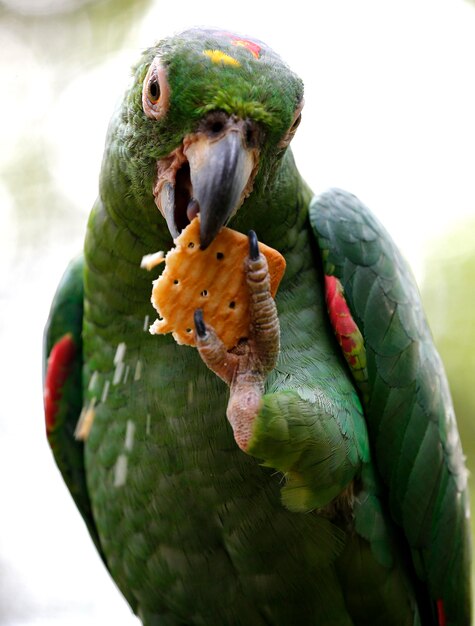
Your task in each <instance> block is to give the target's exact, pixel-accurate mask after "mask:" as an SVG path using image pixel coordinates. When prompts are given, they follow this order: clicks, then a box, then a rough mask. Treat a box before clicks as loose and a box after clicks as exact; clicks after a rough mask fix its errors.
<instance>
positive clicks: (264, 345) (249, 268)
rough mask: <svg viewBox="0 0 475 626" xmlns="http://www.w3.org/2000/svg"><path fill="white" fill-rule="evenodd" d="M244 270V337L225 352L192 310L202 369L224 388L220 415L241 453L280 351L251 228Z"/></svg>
mask: <svg viewBox="0 0 475 626" xmlns="http://www.w3.org/2000/svg"><path fill="white" fill-rule="evenodd" d="M245 272H246V281H247V285H248V287H249V294H250V314H251V326H250V332H249V338H248V339H247V341H245V342H242V343H240V344H239V345H238V346H236V347H235V348H232V350H227V349H226V346H225V345H224V344H223V342H222V341H221V340H220V338H219V337H218V336H217V334H216V332H215V330H214V329H213V327H212V326H210V325H209V324H205V322H204V318H203V311H202V310H201V309H196V311H195V313H194V322H195V330H196V333H195V337H196V347H197V348H198V351H199V354H200V356H201V358H202V359H203V361H204V363H205V364H206V365H207V367H208V368H209V369H210V370H211V371H213V372H214V373H215V374H216V375H217V376H219V377H220V378H221V379H222V380H224V382H225V383H226V384H227V385H228V386H229V388H230V397H229V403H228V408H227V411H226V415H227V417H228V420H229V422H230V424H231V426H232V428H233V431H234V438H235V440H236V443H237V444H238V445H239V447H240V448H241V449H242V450H244V451H246V450H247V447H248V443H249V441H250V439H251V437H252V427H253V423H254V420H255V418H256V416H257V414H258V412H259V409H260V405H261V399H262V396H263V394H264V383H265V380H266V377H267V375H268V374H269V373H270V372H271V371H272V369H273V368H274V367H275V364H276V362H277V357H278V355H279V350H280V326H279V318H278V316H277V308H276V306H275V302H274V299H273V298H272V295H271V292H270V277H269V269H268V266H267V259H266V257H265V256H264V255H263V254H259V242H258V240H257V236H256V233H255V232H254V231H250V232H249V256H248V258H247V260H246V264H245Z"/></svg>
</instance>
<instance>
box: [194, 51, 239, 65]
mask: <svg viewBox="0 0 475 626" xmlns="http://www.w3.org/2000/svg"><path fill="white" fill-rule="evenodd" d="M203 54H204V55H205V56H207V57H209V58H210V59H211V61H212V62H213V63H222V64H223V65H234V66H235V67H239V66H240V65H241V64H240V63H239V61H238V60H237V59H235V58H234V57H232V56H229V54H226V53H225V52H222V51H221V50H204V51H203Z"/></svg>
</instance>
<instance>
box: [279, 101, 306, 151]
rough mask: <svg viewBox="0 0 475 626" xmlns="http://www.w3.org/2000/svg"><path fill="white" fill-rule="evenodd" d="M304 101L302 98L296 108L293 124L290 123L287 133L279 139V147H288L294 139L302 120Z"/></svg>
mask: <svg viewBox="0 0 475 626" xmlns="http://www.w3.org/2000/svg"><path fill="white" fill-rule="evenodd" d="M303 105H304V101H303V100H302V101H301V102H300V104H299V105H298V107H297V108H296V109H295V113H294V118H293V120H292V124H291V125H290V128H289V130H288V131H287V132H286V133H285V135H284V136H283V137H282V139H281V140H280V141H279V148H286V147H287V146H288V145H289V143H290V142H291V141H292V139H293V137H294V135H295V132H296V130H297V128H298V127H299V124H300V122H301V121H302V109H303Z"/></svg>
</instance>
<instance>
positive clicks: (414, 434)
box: [310, 190, 471, 625]
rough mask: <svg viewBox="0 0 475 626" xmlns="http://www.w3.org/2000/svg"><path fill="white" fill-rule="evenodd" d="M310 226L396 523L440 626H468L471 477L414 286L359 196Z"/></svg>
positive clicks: (326, 204) (334, 195)
mask: <svg viewBox="0 0 475 626" xmlns="http://www.w3.org/2000/svg"><path fill="white" fill-rule="evenodd" d="M310 222H311V226H312V229H313V232H314V234H315V236H316V239H317V241H318V246H319V248H320V252H321V255H322V260H323V266H324V273H325V285H326V297H327V305H328V310H329V316H330V320H331V322H332V325H333V328H334V330H335V333H336V336H337V339H338V342H339V344H340V346H341V347H342V350H343V353H344V356H345V357H346V359H347V362H348V364H349V367H350V369H351V370H352V372H353V375H354V378H355V382H356V385H357V386H358V388H359V390H360V395H361V397H362V402H363V406H364V412H365V418H366V421H367V424H368V431H369V436H370V442H371V447H372V453H373V455H374V458H375V462H376V465H377V468H378V470H379V473H380V475H381V477H382V479H383V483H384V485H385V486H386V489H387V504H388V507H389V509H390V512H391V515H392V517H393V519H394V520H395V521H396V522H397V523H398V524H399V526H400V527H402V529H403V531H404V534H405V537H406V539H407V542H408V544H409V546H410V549H411V553H412V560H413V563H414V568H415V570H416V573H417V575H418V577H419V578H420V579H421V580H422V581H424V582H425V583H426V585H427V588H428V591H429V595H430V597H431V601H432V604H433V607H434V611H435V612H436V614H437V616H438V621H439V624H441V625H442V624H447V625H449V624H469V623H470V605H471V598H470V594H471V591H470V585H469V571H470V562H469V554H470V550H469V545H468V544H469V542H470V534H469V519H468V517H469V515H468V506H469V505H468V496H467V492H466V484H467V473H466V470H465V466H464V457H463V454H462V449H461V444H460V439H459V435H458V430H457V425H456V421H455V415H454V410H453V406H452V401H451V397H450V392H449V389H448V383H447V380H446V376H445V373H444V369H443V365H442V363H441V360H440V358H439V355H438V353H437V351H436V349H435V347H434V344H433V342H432V338H431V335H430V331H429V328H428V325H427V322H426V320H425V316H424V313H423V310H422V304H421V301H420V296H419V293H418V290H417V287H416V284H415V281H414V278H413V276H412V274H411V272H410V270H409V268H408V266H407V264H406V263H405V261H404V259H403V258H402V256H401V254H400V252H399V251H398V249H397V248H396V246H395V244H394V242H393V241H392V240H391V238H390V237H389V235H388V234H387V232H386V231H385V230H384V228H383V227H382V226H381V225H380V224H379V222H378V221H377V220H376V219H375V217H374V216H373V215H372V214H371V212H370V211H369V210H368V209H367V208H366V207H365V206H364V205H363V204H362V203H361V202H360V201H359V200H358V199H357V198H356V197H355V196H353V195H351V194H349V193H347V192H343V191H340V190H331V191H329V192H327V193H325V194H323V195H322V196H319V197H314V198H313V199H312V201H311V204H310ZM338 296H341V297H338ZM360 338H361V339H362V341H360V340H359V339H360Z"/></svg>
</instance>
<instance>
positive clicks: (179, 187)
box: [155, 111, 259, 249]
mask: <svg viewBox="0 0 475 626" xmlns="http://www.w3.org/2000/svg"><path fill="white" fill-rule="evenodd" d="M258 143H259V129H258V128H257V126H256V125H255V124H254V123H253V122H251V121H249V120H241V119H238V118H236V117H234V116H233V117H230V116H228V115H226V114H225V113H224V112H222V111H215V112H213V113H210V114H209V115H208V116H207V117H206V118H205V119H204V121H203V122H202V123H201V125H200V127H199V128H198V130H197V132H195V133H191V134H189V135H187V136H186V137H185V138H184V140H183V145H182V147H181V150H180V149H178V150H177V151H175V152H174V153H172V154H171V155H170V156H169V157H167V159H168V164H167V162H166V160H164V163H165V165H164V167H162V170H163V171H164V172H165V169H166V173H165V174H164V175H162V181H163V182H162V184H161V185H160V163H159V171H158V174H159V177H158V182H157V185H156V188H155V189H156V193H155V198H156V202H157V205H158V207H159V209H160V210H161V212H162V214H163V215H164V217H165V219H166V221H167V224H168V229H169V231H170V233H171V235H172V237H173V238H176V237H177V236H178V234H179V233H180V232H181V230H183V228H185V227H186V226H187V225H188V224H189V223H190V222H191V220H192V219H193V218H194V217H196V215H197V214H198V213H199V215H200V244H201V248H202V249H205V248H206V247H207V246H209V244H210V243H211V242H212V241H213V239H214V238H215V237H216V235H217V234H218V232H219V231H220V229H221V227H222V226H224V225H225V224H226V223H227V222H228V221H229V219H230V218H231V217H232V216H233V215H234V214H235V213H236V211H237V210H238V209H239V207H240V206H241V204H242V203H243V202H244V200H245V198H246V197H247V196H248V195H249V194H250V193H251V191H252V185H253V182H254V178H255V175H256V172H257V165H258V157H259V149H258ZM170 163H171V166H170ZM170 171H172V172H173V173H172V175H170Z"/></svg>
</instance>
